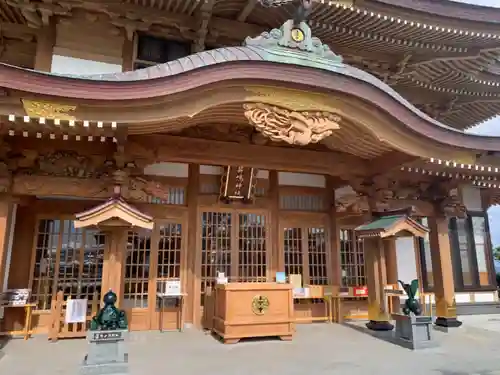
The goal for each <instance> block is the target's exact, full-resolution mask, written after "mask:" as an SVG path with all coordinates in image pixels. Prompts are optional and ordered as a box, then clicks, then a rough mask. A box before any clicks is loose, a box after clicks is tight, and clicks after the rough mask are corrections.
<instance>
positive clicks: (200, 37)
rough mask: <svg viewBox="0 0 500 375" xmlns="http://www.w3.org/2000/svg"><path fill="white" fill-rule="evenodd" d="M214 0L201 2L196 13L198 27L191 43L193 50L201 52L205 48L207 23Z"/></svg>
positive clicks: (210, 16)
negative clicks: (195, 37) (194, 38)
mask: <svg viewBox="0 0 500 375" xmlns="http://www.w3.org/2000/svg"><path fill="white" fill-rule="evenodd" d="M214 4H215V0H208V1H206V2H204V3H203V5H202V6H201V8H200V12H199V14H198V17H199V28H198V31H197V32H196V34H197V39H196V40H195V42H194V43H193V52H194V53H196V52H201V51H204V50H205V41H206V38H207V35H208V25H209V23H210V19H211V18H212V11H213V8H214Z"/></svg>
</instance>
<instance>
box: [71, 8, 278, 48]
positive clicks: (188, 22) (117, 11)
mask: <svg viewBox="0 0 500 375" xmlns="http://www.w3.org/2000/svg"><path fill="white" fill-rule="evenodd" d="M78 8H83V9H86V10H89V11H94V12H95V11H96V10H99V11H101V12H104V13H107V14H109V15H110V16H111V17H112V18H115V19H117V17H118V18H119V19H122V18H128V19H140V20H143V21H144V22H147V23H149V24H153V25H154V24H159V25H165V26H174V27H177V28H179V29H180V28H187V29H191V30H198V27H199V22H198V19H197V17H195V16H189V15H186V14H179V13H173V12H168V11H163V10H159V9H153V8H147V7H143V6H141V5H134V4H129V3H128V4H123V3H120V4H117V3H114V4H113V3H109V2H103V1H102V0H86V1H84V2H82V3H81V4H78ZM211 29H214V30H216V31H217V33H218V34H223V35H225V36H231V37H232V38H234V39H238V40H241V41H242V40H244V39H245V38H246V37H247V36H249V35H250V36H256V35H259V34H260V33H261V32H263V31H268V30H267V28H266V27H264V26H259V25H254V24H248V23H244V22H238V21H235V20H229V19H225V18H222V17H212V18H211V19H210V26H209V30H211Z"/></svg>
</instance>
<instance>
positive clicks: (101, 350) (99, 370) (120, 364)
mask: <svg viewBox="0 0 500 375" xmlns="http://www.w3.org/2000/svg"><path fill="white" fill-rule="evenodd" d="M127 338H128V331H126V330H115V331H89V333H88V340H89V351H88V354H87V355H86V356H85V359H84V360H83V364H82V366H81V368H80V375H108V374H110V375H111V374H116V375H122V374H127V373H128V352H127V347H126V339H127Z"/></svg>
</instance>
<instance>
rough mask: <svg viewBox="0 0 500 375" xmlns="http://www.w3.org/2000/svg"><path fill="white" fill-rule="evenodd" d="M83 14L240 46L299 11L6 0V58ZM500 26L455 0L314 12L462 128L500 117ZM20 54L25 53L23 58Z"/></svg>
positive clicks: (395, 83)
mask: <svg viewBox="0 0 500 375" xmlns="http://www.w3.org/2000/svg"><path fill="white" fill-rule="evenodd" d="M81 10H86V11H89V12H93V13H95V12H100V13H102V14H104V15H105V17H108V16H109V20H110V23H112V24H115V25H121V26H119V27H125V28H126V29H127V30H142V31H146V30H147V31H151V32H153V33H157V34H161V35H165V33H166V32H167V31H165V30H169V31H168V33H169V36H173V37H175V38H181V39H184V38H187V37H186V35H188V34H189V35H194V40H192V41H193V42H195V43H198V42H200V41H201V43H202V44H203V43H204V41H205V39H207V44H210V45H211V46H227V45H234V44H237V43H239V42H240V41H241V40H242V39H244V38H245V37H246V36H247V35H257V34H258V33H260V32H262V31H265V30H268V29H270V28H272V27H277V26H279V25H280V24H281V23H282V22H284V21H285V20H287V19H288V18H290V15H291V14H292V12H293V8H292V7H290V6H284V7H278V8H272V9H266V8H263V7H261V6H259V5H257V1H255V0H251V1H249V0H217V1H199V0H183V1H182V2H181V1H173V0H168V1H167V0H166V1H161V2H159V1H156V0H124V1H123V2H119V3H117V2H114V1H111V2H110V1H101V0H74V1H71V2H64V1H62V0H61V1H60V2H59V1H58V0H54V1H51V2H50V4H49V3H48V2H42V1H35V0H34V1H29V2H25V1H17V0H13V1H10V2H8V4H7V3H6V2H0V23H1V25H0V26H1V29H2V36H4V37H5V46H6V47H5V51H6V52H5V53H4V54H3V55H2V59H4V60H3V61H10V62H12V61H16V64H22V65H23V66H28V67H29V66H33V65H32V61H31V60H33V59H34V57H33V56H34V54H35V51H36V44H35V43H33V39H34V38H35V35H36V33H37V32H39V30H37V28H39V27H42V26H43V22H44V20H46V19H47V17H49V16H51V15H52V16H55V15H57V17H58V18H59V19H63V18H68V19H71V17H72V16H73V13H77V12H78V11H81ZM200 19H207V20H209V22H208V21H207V22H200ZM499 20H500V10H499V9H497V8H490V7H484V6H474V5H470V4H464V3H458V2H455V1H450V0H442V1H435V0H364V1H349V0H342V1H323V0H316V1H315V6H314V9H313V12H312V14H311V15H310V25H311V27H312V29H313V32H314V34H315V35H316V36H318V37H320V38H322V40H323V41H324V42H326V43H327V44H329V45H330V46H331V47H332V48H334V49H335V50H336V51H338V52H339V53H341V54H342V55H343V56H344V58H345V59H346V61H348V62H349V63H350V64H352V65H354V66H356V67H358V68H361V69H363V70H367V71H369V72H370V73H372V74H374V75H376V76H377V77H378V78H380V79H382V80H383V81H385V82H386V83H388V84H389V85H390V86H391V87H393V88H394V89H395V90H396V91H398V92H399V93H400V94H401V95H403V96H404V97H405V98H406V99H407V100H409V101H410V102H412V103H413V104H415V105H418V106H419V108H421V109H422V110H423V111H424V112H426V113H427V114H429V115H430V116H432V117H434V118H437V119H438V120H439V121H441V122H443V123H445V124H448V125H450V126H452V127H455V128H458V129H465V128H468V127H471V126H473V125H476V124H478V123H480V122H482V121H485V120H488V119H489V118H491V117H494V116H495V115H497V114H498V113H499V111H500V104H499V100H498V97H497V93H498V90H497V86H498V85H500V76H498V74H490V73H486V74H484V73H485V72H488V71H490V67H491V66H492V65H494V64H495V61H496V60H497V59H499V58H500V32H499V30H498V23H499V22H500V21H499ZM128 23H130V24H128ZM200 25H203V26H200ZM127 27H128V28H127ZM202 28H204V29H203V30H202ZM172 30H173V31H172ZM182 30H199V32H193V33H185V32H183V31H182ZM170 33H173V34H172V35H170ZM174 34H175V35H174ZM207 35H208V37H207ZM11 38H12V39H11ZM190 38H193V37H190ZM200 38H201V39H200ZM14 39H20V40H22V41H23V42H19V41H18V40H14ZM209 39H210V40H211V42H208V40H209ZM14 51H19V52H18V55H16V56H18V58H16V59H13V58H12V54H14ZM30 56H31V58H30ZM450 103H452V105H450Z"/></svg>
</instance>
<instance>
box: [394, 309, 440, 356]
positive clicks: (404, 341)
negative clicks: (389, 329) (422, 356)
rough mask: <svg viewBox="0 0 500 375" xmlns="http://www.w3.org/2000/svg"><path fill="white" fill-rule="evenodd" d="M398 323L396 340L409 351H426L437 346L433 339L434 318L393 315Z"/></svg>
mask: <svg viewBox="0 0 500 375" xmlns="http://www.w3.org/2000/svg"><path fill="white" fill-rule="evenodd" d="M392 318H393V319H394V321H395V322H396V331H395V338H396V340H398V342H399V343H400V344H401V346H404V347H406V348H408V349H412V350H415V349H425V348H433V347H436V346H437V343H436V341H434V340H433V337H432V329H433V327H432V317H430V316H414V315H410V316H407V315H403V314H392Z"/></svg>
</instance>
